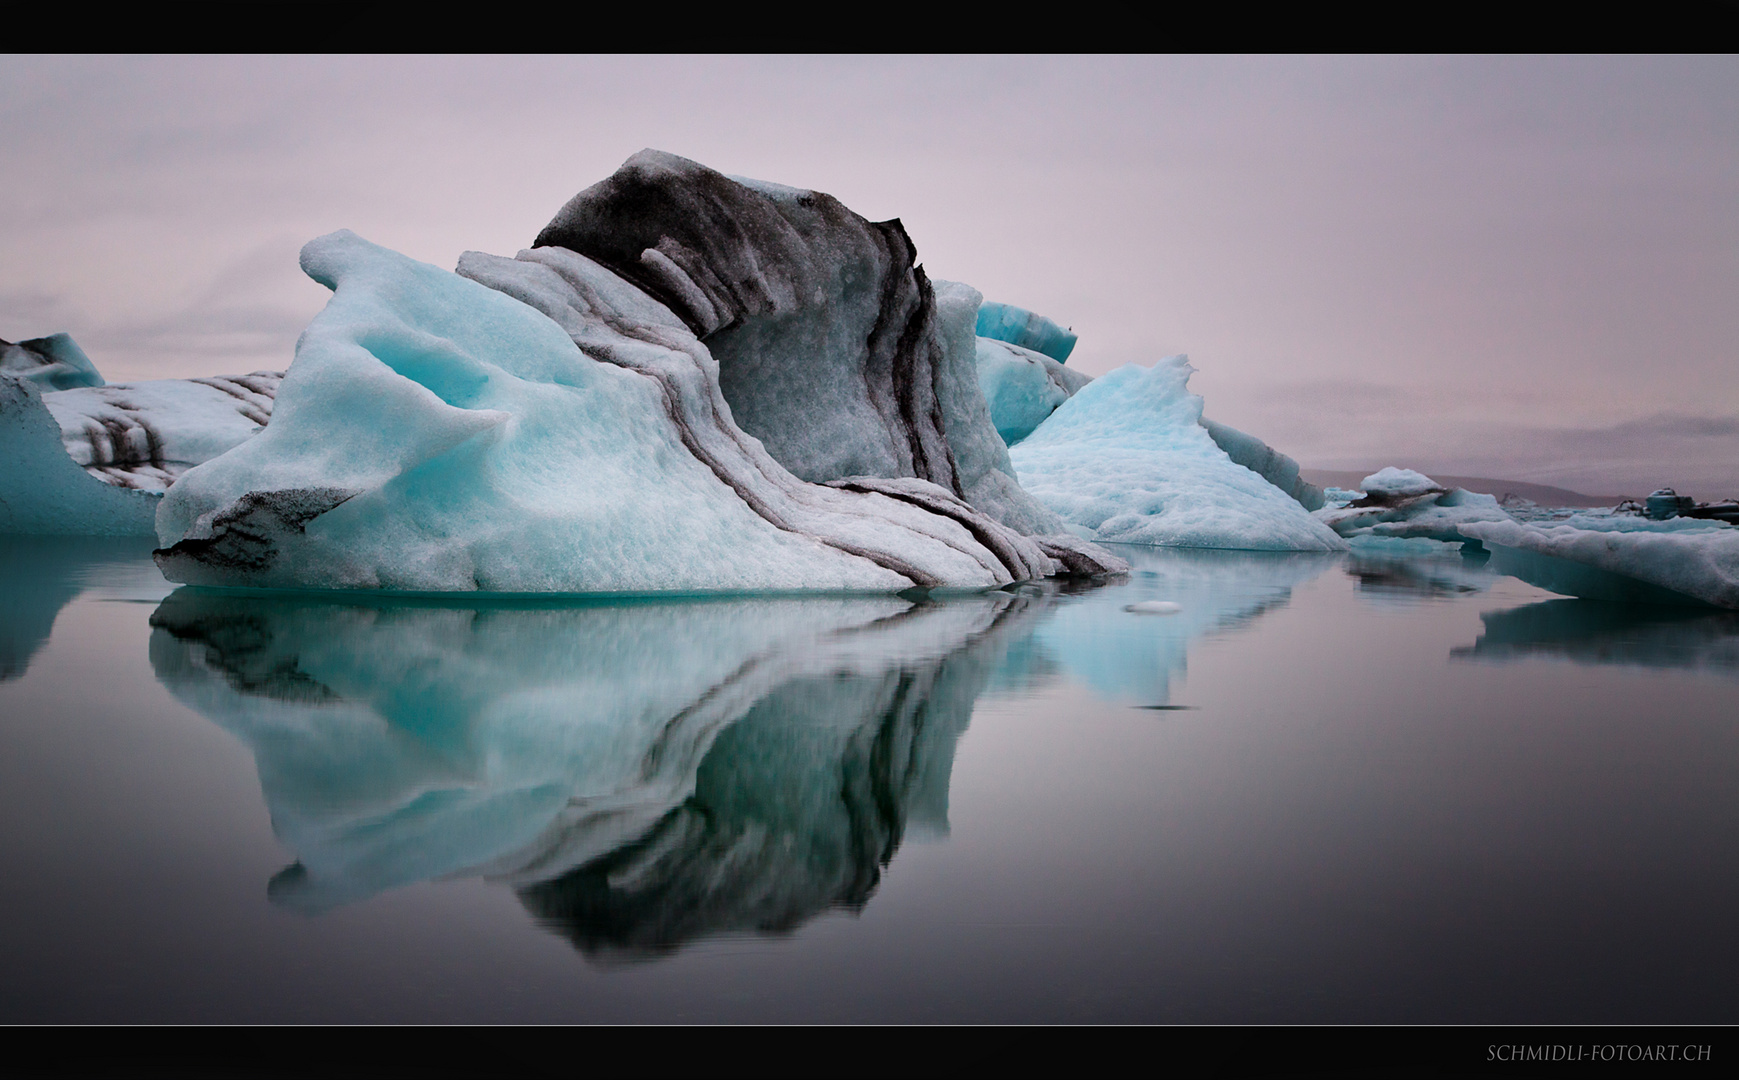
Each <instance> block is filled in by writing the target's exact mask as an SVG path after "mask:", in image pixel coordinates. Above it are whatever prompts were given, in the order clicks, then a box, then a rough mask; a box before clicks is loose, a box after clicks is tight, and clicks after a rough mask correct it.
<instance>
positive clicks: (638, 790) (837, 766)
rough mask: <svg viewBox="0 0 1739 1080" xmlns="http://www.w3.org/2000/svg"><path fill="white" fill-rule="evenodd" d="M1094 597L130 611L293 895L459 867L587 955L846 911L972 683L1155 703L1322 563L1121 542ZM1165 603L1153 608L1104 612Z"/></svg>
mask: <svg viewBox="0 0 1739 1080" xmlns="http://www.w3.org/2000/svg"><path fill="white" fill-rule="evenodd" d="M1130 554H1131V557H1132V559H1133V561H1134V562H1135V566H1136V570H1135V573H1134V574H1133V575H1132V580H1130V581H1126V582H1124V583H1122V586H1121V587H1119V588H1117V589H1112V590H1096V589H1093V588H1090V587H1089V588H1082V587H1080V586H1079V585H1073V586H1058V585H1055V584H1046V585H1042V586H1026V587H1023V588H1021V589H1019V590H1016V591H1012V592H993V593H988V594H984V595H979V596H971V597H962V598H957V599H949V600H946V601H938V602H913V601H911V600H908V599H903V598H900V597H891V596H890V597H857V598H811V599H798V598H768V597H763V598H735V599H719V600H711V601H694V600H672V601H660V602H648V601H640V602H613V603H591V604H580V605H575V604H557V603H542V604H518V605H516V604H495V605H492V606H465V607H461V606H454V605H453V604H450V603H431V602H411V601H405V600H399V601H392V602H387V601H381V602H370V603H357V602H335V601H333V600H330V599H324V598H313V597H286V596H275V597H263V596H253V595H242V594H229V593H218V592H202V591H199V590H193V589H184V590H181V591H179V592H177V593H175V594H173V595H171V596H170V597H169V598H168V599H167V600H165V601H164V602H163V604H162V605H161V606H160V607H159V608H158V609H157V611H156V613H155V614H154V615H153V616H152V618H151V625H152V627H153V632H152V637H151V663H152V666H153V669H154V670H155V672H156V674H157V677H158V679H159V680H160V681H161V682H162V683H163V685H164V686H166V687H168V688H169V690H170V691H171V692H172V693H174V694H175V696H176V697H178V698H180V699H181V700H182V701H184V702H186V703H187V704H189V705H191V706H192V707H194V708H195V709H197V710H198V711H200V712H201V713H203V714H205V715H206V716H208V717H210V718H211V719H212V720H214V721H216V722H217V723H218V724H220V725H222V726H223V727H224V728H225V729H226V730H228V731H229V732H231V733H232V734H234V735H235V736H236V737H237V738H239V739H241V740H242V741H243V742H244V743H245V744H247V745H248V747H249V748H250V749H251V750H252V752H253V754H254V758H255V761H256V764H257V767H258V769H259V775H260V784H261V787H262V789H263V791H264V795H265V799H266V803H267V806H268V808H269V809H270V812H271V817H272V824H273V829H274V831H275V832H276V833H277V835H278V837H279V839H280V840H281V841H282V842H283V843H284V844H285V845H286V846H287V847H289V848H290V850H291V851H292V852H294V854H295V856H296V861H295V862H294V863H293V864H292V865H290V866H289V867H287V868H285V869H284V870H283V871H281V872H280V873H278V874H277V875H276V876H275V877H274V878H273V879H272V881H271V882H270V885H269V888H268V893H269V895H270V897H271V898H272V900H273V901H274V902H275V903H277V904H280V905H282V906H286V907H289V908H293V909H296V910H301V911H305V912H310V913H314V912H321V911H325V910H328V909H330V908H332V907H334V906H336V905H341V904H345V903H349V902H352V901H355V900H359V899H362V898H365V897H368V896H372V895H374V894H376V893H379V892H381V891H382V890H386V889H392V888H395V887H398V886H402V885H406V884H410V883H413V882H418V881H427V880H433V879H439V878H451V877H467V876H481V877H484V878H486V879H489V880H492V881H498V882H501V883H504V884H506V885H509V886H511V887H512V888H514V889H515V890H517V891H518V894H519V896H520V898H521V900H522V901H523V902H524V904H525V906H526V907H527V908H528V909H529V910H530V911H531V912H532V913H533V914H534V915H535V916H536V917H537V918H538V919H539V920H540V921H541V922H543V923H544V925H546V926H548V927H550V928H551V929H553V930H555V931H556V932H558V933H561V934H563V935H565V936H567V937H568V938H569V939H570V940H572V941H573V942H574V944H575V945H576V946H578V947H579V948H580V949H581V950H582V951H583V952H585V953H586V954H587V955H588V956H591V957H593V958H595V959H598V960H600V961H606V962H615V961H622V960H633V959H637V958H642V957H648V956H656V955H661V954H664V953H667V952H669V951H671V950H673V949H675V948H677V947H678V946H680V945H681V944H682V943H684V942H686V941H690V940H693V939H695V938H698V937H702V936H705V935H708V934H715V933H721V932H737V931H750V932H765V933H779V932H784V931H788V930H791V929H793V928H795V927H797V926H799V925H800V924H802V923H803V922H804V921H805V920H807V919H808V918H810V917H812V916H814V915H815V914H817V913H819V912H822V911H825V910H829V909H835V908H846V909H857V908H860V907H861V906H862V905H863V904H864V903H866V902H867V901H868V899H869V898H870V896H871V894H872V893H873V892H874V890H875V888H876V885H877V883H878V882H879V881H880V879H881V873H882V869H883V868H884V867H886V866H887V865H888V863H889V861H890V860H891V859H892V858H893V857H894V854H895V852H896V851H897V850H898V849H899V846H900V843H901V841H902V840H903V839H904V838H905V837H906V836H907V835H908V834H911V833H914V832H915V833H919V834H923V835H927V836H940V835H945V834H946V833H947V831H948V817H947V814H948V786H949V776H950V772H951V770H952V767H953V760H954V745H955V742H956V740H957V739H958V738H959V737H960V734H961V733H962V732H963V731H964V730H965V729H966V726H967V723H968V721H969V720H970V718H971V715H972V710H973V707H974V703H975V702H976V700H977V699H978V697H979V696H980V695H981V694H982V693H984V692H985V691H986V689H987V688H988V687H991V686H993V685H994V686H996V687H997V688H999V689H1001V690H1003V691H1010V688H1020V689H1022V690H1030V689H1031V688H1032V687H1034V686H1036V685H1038V684H1040V683H1043V682H1046V681H1050V680H1054V679H1056V678H1059V677H1062V676H1064V675H1067V676H1069V677H1073V678H1075V679H1077V680H1079V681H1081V682H1084V683H1086V684H1088V685H1090V686H1093V687H1094V688H1095V689H1097V690H1099V691H1100V692H1101V693H1103V694H1105V695H1106V696H1109V697H1113V698H1117V697H1122V698H1125V699H1128V700H1130V701H1131V702H1132V703H1140V704H1144V705H1146V706H1148V707H1155V706H1157V707H1162V708H1163V707H1169V706H1168V705H1167V701H1168V697H1169V692H1170V681H1171V680H1172V679H1173V678H1175V677H1176V676H1177V675H1178V674H1179V673H1181V672H1182V671H1183V669H1184V666H1185V661H1186V658H1187V652H1188V649H1189V647H1190V645H1191V643H1192V642H1193V641H1195V640H1197V639H1199V638H1201V637H1203V636H1205V635H1210V634H1214V633H1223V632H1231V631H1236V630H1238V629H1239V628H1241V627H1244V626H1247V625H1248V624H1249V623H1250V622H1251V620H1253V619H1255V618H1257V617H1258V616H1260V615H1261V614H1262V613H1263V612H1265V611H1268V610H1272V609H1273V608H1275V607H1277V606H1280V605H1283V604H1284V603H1286V601H1287V599H1288V597H1290V595H1291V589H1292V587H1293V586H1294V585H1296V584H1298V583H1300V582H1303V581H1307V580H1309V579H1311V578H1313V577H1315V576H1316V575H1317V574H1320V573H1321V572H1322V571H1323V570H1324V569H1325V568H1326V567H1327V566H1329V565H1331V564H1332V559H1329V560H1325V559H1323V558H1312V557H1306V558H1298V557H1287V556H1269V555H1257V554H1250V553H1206V554H1204V553H1200V552H1193V553H1189V554H1188V555H1187V556H1185V555H1180V554H1179V553H1175V552H1159V551H1151V550H1145V551H1132V552H1131V553H1130ZM1145 599H1157V600H1165V601H1168V602H1169V603H1170V604H1172V605H1175V607H1176V610H1175V612H1171V613H1169V614H1167V615H1165V616H1163V617H1154V616H1150V615H1141V614H1135V613H1131V612H1130V611H1127V610H1126V608H1127V606H1128V605H1129V604H1130V603H1131V601H1141V600H1145Z"/></svg>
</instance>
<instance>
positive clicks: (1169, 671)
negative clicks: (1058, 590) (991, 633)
mask: <svg viewBox="0 0 1739 1080" xmlns="http://www.w3.org/2000/svg"><path fill="white" fill-rule="evenodd" d="M1108 546H1109V548H1110V549H1111V550H1113V551H1115V552H1116V553H1117V554H1118V555H1120V556H1122V557H1123V558H1125V559H1127V560H1129V564H1130V567H1131V571H1130V575H1129V579H1128V582H1127V584H1124V585H1120V586H1116V587H1112V588H1104V589H1094V590H1091V591H1089V592H1085V593H1083V594H1081V595H1077V596H1073V597H1069V598H1067V599H1066V600H1063V601H1061V602H1060V603H1059V604H1058V607H1057V611H1056V613H1055V614H1054V615H1053V616H1052V617H1051V618H1049V619H1047V620H1045V621H1044V623H1043V625H1041V626H1040V627H1039V628H1038V630H1036V631H1035V632H1034V634H1033V643H1032V646H1031V647H1030V649H1029V650H1028V651H1029V652H1030V653H1036V654H1048V657H1049V658H1050V660H1049V663H1050V664H1054V665H1055V666H1056V667H1059V668H1061V669H1062V670H1065V671H1067V672H1068V673H1069V675H1070V676H1072V677H1073V678H1074V679H1076V680H1077V681H1079V682H1081V683H1083V684H1085V685H1086V686H1088V687H1089V688H1091V689H1092V690H1093V691H1094V692H1095V693H1097V694H1099V695H1100V696H1102V697H1106V698H1110V699H1113V700H1123V701H1129V702H1132V703H1137V704H1143V705H1148V706H1155V705H1166V704H1168V703H1169V702H1170V700H1171V683H1172V681H1173V680H1174V679H1176V678H1178V677H1179V676H1181V675H1182V674H1183V673H1184V670H1185V668H1186V666H1187V661H1188V658H1189V649H1190V646H1191V645H1192V644H1194V643H1195V641H1196V640H1197V639H1199V638H1203V637H1208V636H1213V635H1216V634H1224V633H1228V632H1233V631H1236V630H1238V629H1240V628H1242V627H1244V626H1247V625H1248V624H1249V623H1251V622H1252V621H1254V620H1255V619H1256V618H1258V617H1259V616H1261V615H1262V614H1263V613H1265V612H1268V611H1271V610H1274V609H1276V608H1279V607H1283V606H1284V605H1285V604H1286V603H1287V602H1288V601H1289V600H1291V599H1292V590H1293V589H1294V588H1295V587H1297V586H1299V585H1303V584H1305V583H1306V582H1309V581H1312V580H1314V579H1315V578H1317V577H1318V576H1320V575H1321V574H1322V573H1323V571H1325V570H1327V569H1328V568H1329V567H1331V566H1334V565H1335V564H1336V563H1337V562H1339V560H1340V558H1341V556H1340V555H1338V554H1333V553H1323V554H1318V553H1314V552H1296V553H1294V552H1269V551H1219V550H1199V549H1197V550H1192V549H1180V548H1158V547H1137V546H1135V545H1132V544H1113V545H1108ZM1156 604H1165V605H1175V609H1173V608H1170V607H1168V608H1167V610H1166V613H1164V614H1158V613H1153V612H1154V608H1153V607H1152V605H1156ZM1132 609H1133V610H1132ZM1144 609H1145V610H1144ZM1021 659H1022V661H1023V662H1024V663H1025V664H1026V665H1028V668H1029V670H1043V667H1042V666H1041V665H1045V661H1042V660H1040V659H1039V658H1038V657H1035V656H1031V655H1028V656H1023V657H1022V658H1021ZM1047 666H1048V665H1047ZM997 682H998V684H999V685H1001V684H1016V685H1018V682H1019V680H1018V678H1017V677H1016V676H1014V675H1002V676H999V678H998V680H997Z"/></svg>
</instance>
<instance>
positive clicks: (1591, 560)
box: [1461, 514, 1739, 609]
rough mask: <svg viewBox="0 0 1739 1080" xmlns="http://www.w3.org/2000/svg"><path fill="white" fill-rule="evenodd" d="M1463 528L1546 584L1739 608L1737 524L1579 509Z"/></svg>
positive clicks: (1506, 566)
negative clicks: (1536, 519) (1560, 516)
mask: <svg viewBox="0 0 1739 1080" xmlns="http://www.w3.org/2000/svg"><path fill="white" fill-rule="evenodd" d="M1461 531H1462V532H1463V533H1464V534H1465V535H1467V536H1469V537H1471V538H1473V539H1477V540H1480V541H1482V542H1483V543H1484V544H1485V545H1486V546H1487V547H1489V548H1491V549H1492V564H1493V566H1494V568H1497V569H1500V570H1502V571H1503V572H1504V573H1508V574H1513V575H1515V576H1516V577H1519V578H1521V579H1522V580H1524V581H1527V582H1529V583H1530V584H1533V585H1537V586H1539V587H1540V588H1542V589H1546V590H1547V591H1550V592H1557V593H1562V594H1565V595H1568V596H1581V597H1586V598H1589V599H1600V600H1621V601H1631V602H1644V603H1672V602H1675V601H1677V602H1681V603H1682V602H1701V603H1705V604H1712V605H1714V606H1715V607H1722V608H1731V609H1739V528H1736V527H1734V526H1732V525H1727V524H1725V523H1722V522H1718V521H1696V520H1686V519H1683V518H1674V519H1672V520H1670V521H1648V520H1647V519H1645V518H1640V517H1627V516H1616V515H1614V516H1606V515H1595V514H1579V515H1576V516H1575V517H1572V518H1571V519H1569V520H1568V521H1566V522H1563V523H1558V524H1551V525H1544V524H1523V523H1521V522H1517V521H1494V522H1480V523H1474V524H1468V525H1463V526H1461Z"/></svg>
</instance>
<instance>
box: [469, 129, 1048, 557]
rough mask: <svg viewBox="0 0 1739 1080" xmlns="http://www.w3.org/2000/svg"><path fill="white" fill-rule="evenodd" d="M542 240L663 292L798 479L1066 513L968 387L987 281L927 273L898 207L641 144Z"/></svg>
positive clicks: (545, 247)
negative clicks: (1033, 492) (844, 198)
mask: <svg viewBox="0 0 1739 1080" xmlns="http://www.w3.org/2000/svg"><path fill="white" fill-rule="evenodd" d="M536 249H537V250H538V251H540V252H550V251H558V250H564V249H565V250H566V251H569V252H573V253H575V254H577V255H579V256H582V257H583V258H585V259H587V260H590V261H591V262H593V263H595V264H597V265H599V266H601V267H604V268H606V269H608V270H609V271H611V272H613V273H614V274H616V275H618V276H620V277H621V278H623V279H624V280H626V281H628V282H631V283H633V284H634V285H636V286H638V287H639V288H640V289H641V290H643V291H644V292H645V293H646V295H647V296H649V297H651V298H653V299H654V300H655V301H656V302H658V303H660V304H662V305H663V306H664V307H665V308H667V309H668V310H669V311H670V312H671V313H672V314H673V315H675V316H676V318H677V319H679V320H680V321H681V323H682V325H684V326H686V327H687V328H688V330H689V331H691V333H692V336H693V337H694V338H695V339H697V340H698V341H699V342H700V343H701V344H702V345H703V346H704V348H705V352H706V353H707V355H708V357H709V363H710V364H712V365H716V374H715V375H714V378H715V379H716V381H717V383H718V392H719V394H721V395H722V398H723V400H724V402H725V403H727V404H728V405H729V414H730V422H731V423H732V424H734V425H735V426H736V427H738V428H740V429H741V431H742V432H743V433H746V434H748V435H751V436H753V437H754V438H756V439H758V440H759V441H760V443H761V445H762V446H763V447H764V448H765V451H766V453H767V454H768V455H770V456H771V457H772V459H773V460H775V461H777V462H778V463H779V464H780V465H781V466H783V467H784V468H785V469H786V470H788V471H789V472H790V473H792V474H793V475H795V476H796V477H798V478H799V479H802V480H807V481H810V482H811V483H818V484H827V483H834V482H838V481H844V480H852V479H860V478H864V477H875V478H880V479H883V480H903V479H917V480H924V481H928V482H929V483H931V484H934V485H936V486H937V487H940V488H942V489H944V490H946V491H948V492H951V493H952V494H954V495H956V496H958V497H959V498H960V499H962V500H964V501H965V502H967V503H969V504H971V505H972V506H973V507H974V508H975V509H976V510H978V511H980V512H982V513H984V514H987V515H989V516H990V517H992V518H994V519H996V520H997V521H1000V522H1002V523H1003V524H1004V525H1006V526H1008V527H1010V528H1012V529H1014V530H1015V531H1017V532H1019V533H1021V534H1023V535H1028V536H1044V535H1047V534H1053V533H1060V532H1062V531H1063V523H1062V522H1061V521H1060V520H1058V519H1057V518H1056V517H1055V515H1052V514H1050V513H1049V512H1047V511H1046V510H1045V509H1044V508H1043V507H1042V506H1040V505H1039V504H1038V503H1037V502H1035V501H1034V500H1033V499H1032V498H1030V497H1029V496H1028V495H1027V494H1026V493H1025V492H1024V491H1022V490H1021V488H1020V485H1019V484H1017V483H1016V482H1015V480H1014V474H1013V470H1012V468H1011V467H1010V466H1009V463H1008V456H1007V452H1006V450H1005V448H1004V446H1003V444H1002V440H1001V439H1000V438H998V437H997V434H996V431H995V429H994V428H993V427H992V425H991V422H990V415H989V412H988V410H987V409H986V407H985V403H984V396H983V394H982V393H981V392H980V390H979V388H978V379H977V370H976V359H975V352H974V337H973V328H974V324H975V320H976V319H977V317H978V313H979V310H980V308H981V306H982V304H981V302H982V300H983V297H982V296H981V295H980V294H979V293H978V291H977V290H976V289H973V288H971V287H970V286H966V285H959V284H955V283H950V282H941V281H937V282H932V281H931V280H930V279H929V277H928V275H927V274H926V273H925V272H924V268H923V267H922V266H920V265H918V264H917V262H916V258H917V248H916V246H915V245H914V244H913V243H912V240H911V237H909V236H908V235H907V234H906V230H905V227H904V226H903V225H901V224H900V222H899V220H898V219H895V220H892V221H874V222H872V221H868V220H866V219H864V218H863V217H861V216H859V215H858V214H855V213H853V212H852V211H851V210H850V209H849V208H848V207H846V206H845V205H844V204H842V203H841V202H840V201H839V200H838V199H835V198H834V197H833V196H831V195H828V194H826V193H824V192H818V191H804V190H800V189H797V188H791V187H786V186H784V185H781V184H770V183H767V182H765V181H759V180H748V179H744V178H733V177H728V176H725V175H723V174H722V173H719V172H716V171H714V170H712V169H709V168H707V167H706V166H704V165H701V164H699V163H698V162H694V161H689V160H688V159H686V158H681V157H677V156H676V155H674V154H666V153H661V152H658V151H653V150H646V151H642V152H641V153H638V154H636V155H634V156H633V157H631V158H629V159H628V161H627V162H625V163H624V164H623V165H622V167H621V168H619V169H617V170H616V172H615V173H614V174H612V175H611V176H610V177H609V178H607V179H605V180H603V181H602V182H600V183H598V184H594V185H593V186H591V187H589V188H587V189H586V190H584V191H582V192H580V193H579V194H578V195H576V196H574V198H573V199H571V200H569V202H568V204H567V205H566V206H564V207H563V208H562V209H561V211H560V212H559V213H557V214H556V216H555V218H554V219H552V220H551V221H550V223H549V224H548V225H547V226H546V227H545V228H544V229H543V231H542V232H540V233H539V234H538V237H537V241H536ZM461 272H462V273H463V272H464V271H463V269H461ZM515 295H518V294H517V293H516V294H515ZM522 298H523V297H522ZM540 310H543V309H542V308H540ZM557 321H558V322H559V321H561V319H559V318H558V319H557ZM563 325H564V326H568V324H567V323H563ZM570 329H571V327H570Z"/></svg>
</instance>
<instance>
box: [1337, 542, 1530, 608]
mask: <svg viewBox="0 0 1739 1080" xmlns="http://www.w3.org/2000/svg"><path fill="white" fill-rule="evenodd" d="M1414 543H1418V541H1414ZM1427 543H1428V542H1427ZM1490 558H1491V556H1490V553H1489V552H1487V551H1485V550H1484V549H1483V548H1475V549H1471V550H1468V549H1463V550H1462V551H1461V552H1460V553H1457V552H1455V551H1452V550H1451V551H1444V552H1442V553H1433V554H1423V555H1422V554H1419V553H1413V552H1407V551H1406V550H1405V549H1404V548H1400V547H1399V546H1397V549H1396V550H1395V551H1394V552H1384V551H1381V550H1371V549H1368V548H1367V549H1357V548H1355V549H1354V550H1353V551H1352V552H1350V553H1349V554H1348V555H1347V557H1346V572H1347V574H1348V576H1350V577H1351V578H1352V579H1353V580H1354V581H1355V582H1357V583H1358V590H1359V595H1360V596H1361V597H1363V598H1364V599H1366V600H1368V601H1371V602H1372V603H1375V604H1379V605H1382V604H1407V603H1413V602H1416V601H1419V600H1444V599H1453V598H1456V597H1461V596H1468V595H1471V594H1473V593H1481V592H1485V591H1486V590H1487V589H1490V588H1491V585H1492V582H1493V581H1495V580H1496V579H1497V575H1496V574H1494V573H1492V572H1491V571H1490V570H1489V569H1487V566H1486V564H1487V562H1488V561H1489V560H1490Z"/></svg>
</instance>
